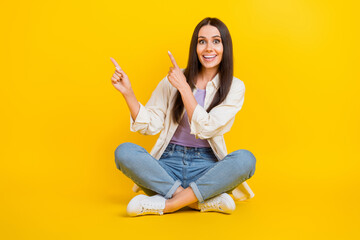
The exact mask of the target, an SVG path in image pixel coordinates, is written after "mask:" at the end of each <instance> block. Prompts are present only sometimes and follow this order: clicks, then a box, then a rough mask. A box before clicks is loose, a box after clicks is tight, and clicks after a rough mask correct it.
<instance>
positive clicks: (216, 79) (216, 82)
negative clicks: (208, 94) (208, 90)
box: [210, 73, 220, 89]
mask: <svg viewBox="0 0 360 240" xmlns="http://www.w3.org/2000/svg"><path fill="white" fill-rule="evenodd" d="M210 82H212V84H213V85H214V87H215V88H216V89H218V88H219V86H220V76H219V73H217V74H216V75H215V77H214V78H213V79H212V80H211V81H210Z"/></svg>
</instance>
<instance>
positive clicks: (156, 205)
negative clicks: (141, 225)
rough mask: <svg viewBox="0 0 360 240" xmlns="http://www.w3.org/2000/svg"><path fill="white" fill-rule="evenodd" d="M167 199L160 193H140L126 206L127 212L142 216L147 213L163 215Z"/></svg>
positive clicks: (130, 214)
mask: <svg viewBox="0 0 360 240" xmlns="http://www.w3.org/2000/svg"><path fill="white" fill-rule="evenodd" d="M165 201H166V198H164V197H163V196H161V195H160V194H157V195H154V196H151V197H149V196H146V195H144V194H140V195H137V196H135V197H133V199H131V200H130V202H129V204H128V206H127V208H126V212H127V214H128V215H129V216H140V215H146V214H159V215H163V210H164V208H165Z"/></svg>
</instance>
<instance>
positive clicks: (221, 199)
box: [198, 193, 235, 213]
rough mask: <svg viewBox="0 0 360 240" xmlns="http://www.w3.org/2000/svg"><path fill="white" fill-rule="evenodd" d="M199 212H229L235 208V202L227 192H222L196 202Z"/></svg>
mask: <svg viewBox="0 0 360 240" xmlns="http://www.w3.org/2000/svg"><path fill="white" fill-rule="evenodd" d="M198 206H199V209H200V211H201V212H222V213H231V212H233V211H234V210H235V202H234V200H233V199H232V197H231V196H230V195H229V194H227V193H222V194H220V195H217V196H216V197H213V198H210V199H208V200H205V201H204V202H203V203H198Z"/></svg>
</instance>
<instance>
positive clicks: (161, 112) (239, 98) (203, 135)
mask: <svg viewBox="0 0 360 240" xmlns="http://www.w3.org/2000/svg"><path fill="white" fill-rule="evenodd" d="M182 70H183V71H184V69H182ZM219 86H220V79H219V73H218V74H217V75H216V76H215V77H214V78H213V79H212V80H211V81H209V82H208V83H207V85H206V96H205V100H204V107H202V106H200V105H199V104H198V105H197V106H196V108H195V110H194V112H193V115H192V118H191V122H189V119H188V118H187V120H188V122H189V125H190V130H191V131H190V133H191V134H194V135H195V138H200V139H207V140H208V143H209V145H210V146H211V148H212V150H213V151H214V154H215V156H216V157H217V160H218V161H221V160H222V159H223V158H224V157H225V156H226V155H227V154H228V153H227V149H226V145H225V140H224V134H225V133H226V132H228V131H230V129H231V127H232V125H233V123H234V120H235V115H236V113H237V112H239V111H240V109H241V107H242V105H243V103H244V95H245V85H244V83H243V81H241V80H240V79H238V78H236V77H233V81H232V84H231V88H230V91H229V93H228V95H227V97H226V99H225V100H224V101H223V102H222V103H221V104H219V105H217V106H216V107H214V108H213V109H212V110H211V111H210V112H209V113H208V112H206V110H205V109H207V108H208V107H209V106H210V104H211V102H212V99H213V98H214V96H215V94H216V92H217V89H218V88H219ZM195 92H196V88H195V89H194V90H193V94H195ZM176 93H177V89H176V88H175V87H174V86H173V85H172V84H171V83H170V82H169V80H168V78H167V76H166V77H165V78H164V79H162V80H161V81H160V83H159V84H158V85H157V87H156V89H155V90H154V91H153V93H152V95H151V97H150V99H149V101H148V102H147V103H146V105H145V106H144V105H142V104H141V103H140V102H139V104H140V110H139V113H138V115H137V116H136V119H135V121H134V120H133V119H132V117H131V114H130V131H132V132H139V133H141V134H143V135H155V134H158V133H159V132H161V133H160V136H159V138H158V139H157V141H156V143H155V145H154V147H153V148H152V150H151V152H150V155H152V156H153V157H154V158H155V159H157V160H159V159H160V157H161V155H162V154H163V152H164V151H165V149H166V147H167V145H168V144H169V142H170V140H171V138H172V137H173V135H174V133H175V131H176V129H177V127H178V123H176V122H173V120H172V118H171V111H172V106H173V103H174V101H175V94H176ZM184 113H185V107H184V110H183V113H182V116H183V115H184ZM133 190H134V191H135V192H137V191H138V190H139V187H138V186H137V185H136V184H135V186H134V187H133ZM232 194H233V196H234V198H235V199H236V200H240V201H243V200H246V199H249V198H252V197H253V196H254V193H253V192H252V190H251V189H250V187H249V186H248V184H247V183H246V182H243V183H242V184H240V185H239V186H238V187H237V188H236V189H234V190H233V191H232Z"/></svg>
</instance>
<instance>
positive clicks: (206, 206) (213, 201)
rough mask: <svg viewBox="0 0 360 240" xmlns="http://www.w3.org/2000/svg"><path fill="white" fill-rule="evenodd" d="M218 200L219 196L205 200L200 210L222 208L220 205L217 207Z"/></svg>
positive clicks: (219, 200)
mask: <svg viewBox="0 0 360 240" xmlns="http://www.w3.org/2000/svg"><path fill="white" fill-rule="evenodd" d="M220 202H221V199H220V198H214V199H211V200H209V201H207V202H205V203H204V205H203V206H202V208H201V209H202V210H206V209H220V210H222V209H221V207H219V206H220Z"/></svg>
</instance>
